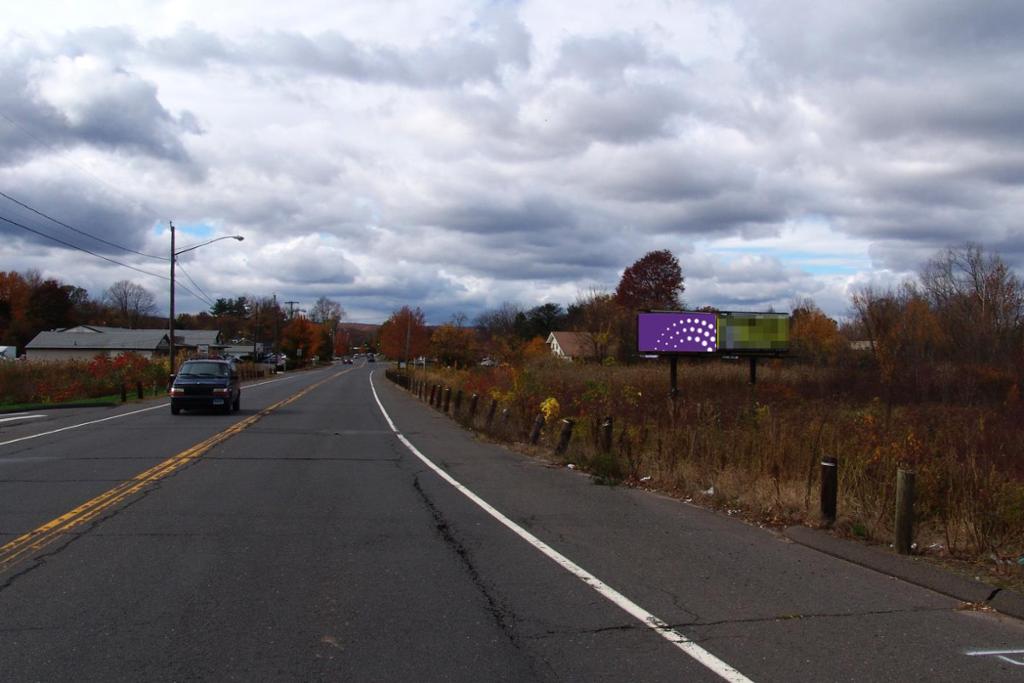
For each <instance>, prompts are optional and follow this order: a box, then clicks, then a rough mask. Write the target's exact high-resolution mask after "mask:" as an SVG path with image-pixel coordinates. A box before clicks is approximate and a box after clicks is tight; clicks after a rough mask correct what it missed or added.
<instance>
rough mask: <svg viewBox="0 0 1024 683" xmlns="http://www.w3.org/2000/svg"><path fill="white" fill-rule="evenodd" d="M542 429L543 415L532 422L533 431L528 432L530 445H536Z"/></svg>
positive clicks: (539, 415)
mask: <svg viewBox="0 0 1024 683" xmlns="http://www.w3.org/2000/svg"><path fill="white" fill-rule="evenodd" d="M543 428H544V415H543V414H538V415H537V418H536V419H535V420H534V421H533V429H531V430H530V443H531V444H536V443H537V441H539V440H540V430H541V429H543Z"/></svg>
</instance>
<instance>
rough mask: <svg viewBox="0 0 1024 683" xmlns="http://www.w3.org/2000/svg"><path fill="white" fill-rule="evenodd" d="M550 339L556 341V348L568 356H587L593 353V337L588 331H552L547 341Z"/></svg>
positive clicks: (549, 341)
mask: <svg viewBox="0 0 1024 683" xmlns="http://www.w3.org/2000/svg"><path fill="white" fill-rule="evenodd" d="M552 339H554V341H556V342H558V348H560V349H561V350H562V353H564V354H565V355H566V356H569V357H570V358H587V357H589V356H593V355H594V342H593V337H592V336H591V334H590V333H589V332H552V333H551V334H550V335H549V336H548V341H547V343H548V344H550V343H551V341H552Z"/></svg>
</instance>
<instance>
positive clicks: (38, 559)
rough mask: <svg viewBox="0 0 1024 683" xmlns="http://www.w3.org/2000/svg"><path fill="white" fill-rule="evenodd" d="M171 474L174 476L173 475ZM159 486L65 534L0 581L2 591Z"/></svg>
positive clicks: (154, 486) (141, 492)
mask: <svg viewBox="0 0 1024 683" xmlns="http://www.w3.org/2000/svg"><path fill="white" fill-rule="evenodd" d="M171 476H173V475H171ZM161 481H162V480H161ZM159 488H160V482H154V484H153V486H148V487H146V488H144V489H143V490H141V491H139V493H138V494H137V495H136V496H134V497H133V498H132V499H131V500H128V501H125V502H124V503H123V504H122V505H120V506H118V507H116V508H113V509H111V510H108V511H107V512H106V513H104V514H102V515H100V516H99V517H97V518H96V519H94V520H92V521H91V522H89V523H88V524H86V525H85V527H84V528H83V529H81V530H80V531H74V532H70V533H67V534H64V536H65V540H64V542H63V543H60V544H59V545H56V546H54V547H53V548H52V549H51V550H48V551H46V552H45V553H42V554H41V555H36V556H35V557H33V558H32V559H31V561H30V562H29V563H28V564H27V565H26V566H25V567H24V568H22V569H21V570H19V571H17V572H15V573H14V574H11V575H10V576H9V577H7V580H5V581H4V582H3V583H0V593H3V592H4V591H5V590H7V589H8V588H10V587H11V586H12V585H14V582H15V581H17V580H18V579H21V578H23V577H25V576H27V575H28V574H30V573H32V572H34V571H35V570H37V569H39V568H40V567H43V566H45V565H46V563H47V561H48V560H51V559H53V558H54V557H57V556H58V555H60V554H61V553H63V552H64V551H65V550H67V549H68V548H69V547H70V546H71V545H72V544H73V543H74V542H75V541H77V540H78V539H80V538H82V537H83V536H85V535H87V534H89V533H90V532H92V531H93V530H95V529H96V528H98V527H99V526H100V525H101V524H103V523H104V522H106V521H107V520H109V519H113V518H114V517H116V516H117V515H119V514H121V513H122V512H124V511H125V510H127V509H128V508H130V507H132V506H134V505H135V504H136V503H139V502H141V501H142V500H145V499H146V498H147V497H148V496H149V494H150V493H152V492H153V491H156V490H158V489H159Z"/></svg>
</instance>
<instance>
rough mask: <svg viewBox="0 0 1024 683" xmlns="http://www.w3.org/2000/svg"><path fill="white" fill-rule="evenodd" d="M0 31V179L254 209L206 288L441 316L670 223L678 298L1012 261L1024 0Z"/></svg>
mask: <svg viewBox="0 0 1024 683" xmlns="http://www.w3.org/2000/svg"><path fill="white" fill-rule="evenodd" d="M243 5H244V7H245V9H244V11H243V10H242V9H240V7H242V6H243ZM0 34H2V35H3V39H2V40H0V191H2V192H3V193H4V194H7V195H9V196H10V197H12V198H14V199H16V200H18V201H19V202H22V203H24V204H26V205H28V206H31V207H32V208H34V209H36V210H38V211H40V212H42V213H45V214H47V215H49V216H51V217H53V218H57V219H59V220H60V221H62V222H64V223H66V224H67V225H69V226H71V227H73V228H76V229H78V230H81V231H84V232H86V233H90V234H92V235H96V236H99V237H101V238H103V239H104V240H106V241H107V242H109V243H112V244H113V245H119V246H122V247H127V248H129V249H131V250H134V252H141V253H142V254H149V255H151V256H157V257H162V256H166V254H167V253H168V251H169V248H170V233H169V229H168V219H170V220H173V221H174V224H175V225H176V226H177V227H178V244H179V246H188V245H190V244H194V243H198V242H202V241H204V240H208V239H212V238H215V237H218V236H221V235H230V234H241V235H244V236H245V241H244V242H241V243H239V242H235V241H223V242H218V243H217V244H212V245H209V246H206V247H203V248H202V249H198V250H196V251H194V252H190V253H189V254H187V255H183V256H182V257H181V265H182V266H183V267H184V269H185V271H186V272H187V273H188V275H189V276H191V277H192V279H193V280H194V282H195V284H196V285H197V286H198V288H200V289H201V290H202V292H203V293H204V294H205V295H206V296H207V297H212V298H216V297H233V296H239V295H241V294H247V293H248V294H256V295H270V294H275V293H276V295H277V297H278V299H279V300H281V301H285V300H295V301H299V302H301V305H309V304H310V303H311V302H312V301H313V300H314V299H316V297H318V296H320V295H327V296H329V297H331V298H334V299H336V300H337V301H339V302H340V303H341V304H342V305H343V306H344V308H345V309H346V311H347V314H348V315H347V317H348V319H350V320H357V321H365V322H378V321H381V320H383V319H385V318H386V317H387V316H388V315H389V314H390V313H391V311H393V310H395V309H396V308H398V307H400V306H402V305H405V304H410V305H413V306H420V307H421V308H422V309H423V310H424V311H425V312H426V313H427V317H428V320H429V321H430V322H435V323H436V322H443V321H444V320H446V319H448V318H449V317H450V316H451V314H452V313H454V312H457V311H460V312H463V313H465V314H467V315H468V316H469V317H470V318H473V317H475V315H476V314H477V313H479V312H481V311H482V310H485V309H488V308H493V307H496V306H497V305H499V304H500V303H502V302H504V301H512V302H517V303H520V304H522V305H524V306H527V307H529V306H534V305H537V304H539V303H545V302H550V301H553V302H558V303H562V304H566V303H569V302H571V301H573V300H575V298H576V297H577V295H579V294H580V293H583V292H587V291H591V290H593V289H613V288H614V287H615V285H616V283H617V282H618V279H619V276H620V275H621V273H622V270H623V269H624V268H625V267H626V266H628V265H629V264H631V263H632V262H633V261H635V260H636V259H637V258H639V257H640V256H642V255H643V254H644V253H646V252H647V251H650V250H652V249H670V250H672V251H673V252H674V253H675V254H676V255H677V256H678V258H679V260H680V262H681V264H682V266H683V271H684V275H685V277H686V292H685V295H684V297H685V299H686V301H687V303H688V304H691V305H693V306H701V305H707V304H711V305H717V306H719V307H722V308H726V309H733V310H762V309H767V308H768V307H769V306H774V307H775V308H776V310H788V307H789V306H790V304H791V303H792V302H793V301H794V300H795V299H796V298H798V297H812V298H814V299H815V300H816V301H817V303H818V304H819V305H820V306H821V307H822V308H823V309H825V310H826V311H827V312H829V313H830V314H832V315H835V316H843V315H844V314H845V313H846V312H847V309H848V300H849V293H850V292H851V291H852V290H853V289H855V288H857V287H860V286H863V285H864V284H867V283H873V284H880V285H886V284H890V283H896V282H899V281H901V280H902V279H904V278H906V277H909V276H911V275H912V274H913V272H914V271H915V270H917V268H918V267H919V266H920V265H921V263H922V261H923V260H924V259H926V258H927V257H928V256H929V255H931V254H933V253H934V252H935V251H936V250H938V249H941V248H942V247H944V246H948V245H954V244H960V243H963V242H964V241H966V240H972V241H976V242H980V243H981V244H983V245H984V246H986V247H987V248H989V249H992V250H995V251H998V252H999V253H1000V254H1001V255H1002V256H1003V258H1004V259H1005V260H1006V261H1007V262H1009V263H1011V264H1012V265H1014V266H1015V267H1017V268H1020V267H1021V266H1022V265H1024V231H1022V220H1021V216H1022V215H1024V212H1022V209H1024V187H1022V183H1024V77H1022V74H1024V40H1022V39H1021V36H1022V35H1024V3H1021V2H1018V1H1017V0H1005V1H1000V0H990V1H985V0H978V1H967V0H964V1H962V2H949V1H945V0H920V1H918V0H905V1H902V2H901V1H896V2H893V1H892V0H885V1H882V0H879V1H870V0H864V1H859V2H851V3H839V2H829V3H822V2H819V1H815V0H792V1H789V2H782V3H780V2H770V1H768V0H765V1H764V2H761V1H758V0H708V1H706V2H700V1H697V2H670V1H668V0H651V1H650V2H642V1H635V2H634V1H625V0H621V1H616V0H588V1H587V2H549V1H545V0H540V1H533V0H526V1H523V2H513V1H501V0H494V1H491V2H484V1H477V2H471V1H460V0H415V1H402V2H382V1H381V0H367V1H366V2H358V1H355V0H346V1H345V2H341V3H339V2H337V1H336V0H329V1H325V2H319V1H313V0H302V1H300V2H280V1H278V0H275V1H274V2H255V1H254V2H247V3H221V2H209V0H174V1H168V2H157V1H153V2H131V1H128V0H102V1H101V0H90V1H86V0H79V1H70V0H68V1H66V2H51V1H49V0H33V1H32V2H20V1H19V2H10V3H5V6H4V12H3V16H2V17H0ZM0 216H2V217H3V218H6V219H9V220H13V221H16V222H18V223H21V224H22V225H24V226H27V227H30V228H32V229H33V230H36V231H38V232H42V233H44V234H47V235H50V236H53V237H56V238H58V239H60V240H63V241H64V242H67V243H71V244H75V245H79V246H82V247H85V248H86V249H89V250H90V251H93V252H94V253H96V254H100V255H103V256H106V257H108V258H111V259H114V260H116V261H120V262H122V263H125V264H128V265H131V266H134V267H136V268H139V269H141V270H144V271H151V272H154V273H159V274H166V272H167V262H166V261H160V260H158V259H156V258H147V257H146V256H142V255H139V254H137V253H133V252H132V251H125V250H122V249H118V248H115V247H114V246H112V244H107V243H103V242H98V241H96V240H94V239H91V238H90V237H88V236H86V235H83V234H81V233H78V232H74V231H72V230H69V229H68V228H65V227H61V226H59V225H56V224H55V223H52V222H50V221H47V220H46V219H44V218H42V217H40V216H39V215H37V214H35V213H32V212H31V211H29V210H28V209H26V208H24V207H22V206H20V205H18V204H16V203H13V202H12V201H10V200H9V199H6V198H3V197H0ZM0 233H2V236H3V241H2V243H0V269H2V270H19V271H24V270H26V269H28V268H36V269H38V270H40V271H41V272H42V273H43V274H44V275H47V276H54V277H58V278H60V279H62V280H64V281H65V282H69V283H72V284H77V285H80V286H83V287H86V288H87V289H89V291H90V292H91V293H92V294H94V295H99V294H100V293H102V291H103V289H105V288H106V287H107V286H109V285H110V284H111V283H112V282H114V281H115V280H120V279H125V278H127V279H131V280H133V281H135V282H138V283H139V284H142V285H144V286H145V287H147V288H148V289H150V291H152V292H153V293H154V294H155V295H156V296H157V301H158V304H159V306H160V307H161V309H162V310H163V311H166V305H167V298H168V295H167V289H168V284H167V282H166V281H165V280H162V279H160V278H159V277H155V276H152V275H147V274H144V273H140V272H135V271H131V270H127V269H125V268H122V267H120V266H117V265H114V264H112V263H110V262H108V261H104V260H101V259H99V258H95V257H93V256H89V255H87V254H84V253H82V252H80V251H74V250H72V249H70V248H69V247H66V246H63V245H61V244H57V243H55V242H53V241H51V240H48V239H46V238H44V237H42V236H39V235H37V234H34V233H31V232H29V231H27V230H25V229H24V228H19V227H15V226H13V225H11V224H10V223H3V222H2V221H0ZM181 282H182V283H183V284H184V285H185V286H188V287H192V283H190V282H189V281H188V280H187V279H184V278H182V279H181ZM177 304H178V307H179V310H186V311H198V310H201V309H203V308H205V307H206V304H204V303H203V301H202V300H201V299H199V298H195V297H193V296H191V295H190V294H189V293H187V292H184V291H181V292H179V296H178V302H177Z"/></svg>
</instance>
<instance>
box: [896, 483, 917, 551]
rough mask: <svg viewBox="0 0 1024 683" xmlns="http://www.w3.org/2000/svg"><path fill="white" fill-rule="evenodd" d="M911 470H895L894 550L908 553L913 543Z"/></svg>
mask: <svg viewBox="0 0 1024 683" xmlns="http://www.w3.org/2000/svg"><path fill="white" fill-rule="evenodd" d="M915 478H916V474H915V473H914V471H913V470H905V469H902V468H900V469H899V470H897V472H896V552H898V553H899V554H901V555H909V554H910V552H911V550H912V546H913V544H914V479H915Z"/></svg>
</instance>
